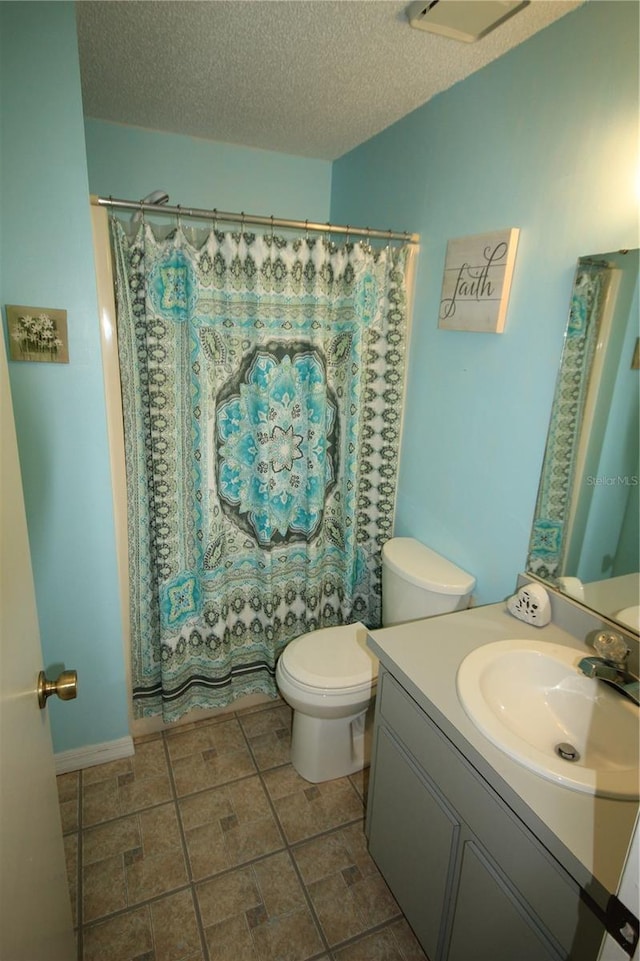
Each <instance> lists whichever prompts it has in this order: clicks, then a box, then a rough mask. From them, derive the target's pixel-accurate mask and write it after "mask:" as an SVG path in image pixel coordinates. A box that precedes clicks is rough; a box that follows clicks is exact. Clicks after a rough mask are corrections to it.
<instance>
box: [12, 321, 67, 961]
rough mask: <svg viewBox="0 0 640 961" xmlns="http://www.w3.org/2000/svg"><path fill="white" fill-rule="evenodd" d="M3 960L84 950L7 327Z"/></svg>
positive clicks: (45, 960) (31, 960) (60, 958)
mask: <svg viewBox="0 0 640 961" xmlns="http://www.w3.org/2000/svg"><path fill="white" fill-rule="evenodd" d="M0 421H1V433H0V438H1V440H0V545H1V546H0V549H1V552H2V553H1V555H0V961H72V959H73V958H74V957H75V955H76V946H75V939H74V935H73V924H72V920H71V906H70V903H69V892H68V887H67V877H66V868H65V860H64V847H63V843H62V828H61V824H60V812H59V807H58V794H57V789H56V779H55V769H54V764H53V753H52V749H51V734H50V731H49V721H48V718H47V712H46V709H45V710H40V708H39V707H38V697H37V677H38V672H39V671H40V669H41V668H42V651H41V648H40V635H39V628H38V616H37V612H36V606H35V594H34V588H33V577H32V573H31V558H30V554H29V543H28V540H27V525H26V519H25V513H24V501H23V496H22V484H21V477H20V468H19V463H18V451H17V445H16V435H15V427H14V423H13V408H12V404H11V394H10V392H9V375H8V370H7V358H6V353H5V345H4V337H3V336H2V333H1V332H0Z"/></svg>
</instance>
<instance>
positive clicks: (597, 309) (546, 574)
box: [527, 262, 611, 580]
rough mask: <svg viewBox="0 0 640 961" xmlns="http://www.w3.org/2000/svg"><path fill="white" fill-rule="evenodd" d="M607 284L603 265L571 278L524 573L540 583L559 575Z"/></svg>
mask: <svg viewBox="0 0 640 961" xmlns="http://www.w3.org/2000/svg"><path fill="white" fill-rule="evenodd" d="M610 281H611V270H610V268H609V266H608V265H606V264H604V265H603V264H595V263H586V262H585V263H583V264H579V266H578V270H577V272H576V276H575V279H574V285H573V292H572V295H571V307H570V310H569V322H568V324H567V330H566V333H565V341H564V347H563V351H562V360H561V362H560V371H559V373H558V381H557V384H556V390H555V396H554V399H553V406H552V408H551V421H550V424H549V433H548V436H547V447H546V451H545V457H544V462H543V465H542V473H541V478H540V487H539V489H538V499H537V503H536V509H535V515H534V519H533V526H532V531H531V540H530V543H529V555H528V557H527V570H528V571H531V572H532V573H534V574H538V575H539V576H540V577H543V578H545V579H546V580H553V579H554V578H556V577H559V576H561V575H562V574H564V570H563V566H562V565H563V561H564V559H565V553H566V549H567V521H568V519H569V512H570V510H571V491H572V490H573V481H574V473H575V462H576V456H577V453H578V444H579V441H580V430H581V428H582V419H583V415H584V408H585V403H586V399H587V390H588V388H589V379H590V376H591V368H592V366H593V359H594V354H595V349H596V344H597V342H598V333H599V330H600V322H601V319H602V308H603V305H604V298H605V294H606V291H607V289H608V286H609V283H610Z"/></svg>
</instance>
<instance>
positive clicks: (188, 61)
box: [76, 0, 583, 160]
mask: <svg viewBox="0 0 640 961" xmlns="http://www.w3.org/2000/svg"><path fill="white" fill-rule="evenodd" d="M407 2H408V0H407ZM443 2H457V0H443ZM476 2H477V0H476ZM582 2H583V0H532V2H531V3H530V5H529V6H528V7H526V8H525V9H524V10H523V11H522V12H521V13H518V14H517V15H516V16H514V17H512V18H511V19H510V20H508V21H506V22H505V23H504V24H502V25H501V26H500V27H498V28H497V29H496V30H495V31H494V32H492V33H490V34H489V35H488V36H486V37H485V38H484V39H482V40H479V41H477V42H476V43H474V44H467V43H459V42H457V41H455V40H449V39H448V38H446V37H441V36H436V35H434V34H429V33H424V32H422V31H420V30H413V29H411V28H410V27H409V24H408V21H407V19H406V13H405V9H406V6H407V3H404V2H400V3H398V2H396V0H181V2H174V0H79V2H78V3H77V4H76V10H77V21H78V36H79V47H80V66H81V73H82V92H83V100H84V112H85V115H86V116H88V117H93V118H97V119H101V120H110V121H115V122H118V123H125V124H132V125H136V126H140V127H147V128H150V129H154V130H162V131H171V132H174V133H181V134H189V135H192V136H196V137H204V138H207V139H210V140H218V141H223V142H227V143H233V144H240V145H243V146H250V147H262V148H266V149H269V150H278V151H281V152H283V153H290V154H297V155H300V156H307V157H318V158H325V159H327V160H333V159H335V158H336V157H339V156H341V155H342V154H343V153H345V152H346V151H348V150H350V149H352V148H353V147H355V146H357V145H358V144H360V143H362V142H364V141H365V140H367V139H368V138H369V137H372V136H373V135H374V134H376V133H378V132H379V131H380V130H383V129H384V128H385V127H388V126H389V125H390V124H391V123H393V122H394V121H396V120H398V119H399V118H400V117H403V116H404V115H405V114H407V113H409V112H410V111H412V110H414V109H415V108H416V107H418V106H420V105H421V104H423V103H425V102H426V101H427V100H430V99H431V98H432V97H433V96H435V94H437V93H439V92H440V91H442V90H446V89H447V88H448V87H451V86H453V84H455V83H457V82H458V81H459V80H462V79H463V78H464V77H467V76H469V74H472V73H474V72H475V71H476V70H479V69H480V68H481V67H483V66H484V65H485V64H487V63H489V62H490V61H491V60H495V59H496V58H498V57H500V56H501V55H502V54H504V53H506V52H507V51H508V50H509V49H511V48H512V47H514V46H516V45H517V44H519V43H522V41H523V40H526V39H527V38H528V37H530V36H532V35H533V34H534V33H536V32H537V31H538V30H541V29H543V28H544V27H546V26H548V25H549V24H550V23H552V22H553V21H554V20H557V19H558V18H559V17H562V16H564V15H565V14H567V13H569V12H570V11H572V10H574V9H575V8H576V7H578V6H580V4H581V3H582Z"/></svg>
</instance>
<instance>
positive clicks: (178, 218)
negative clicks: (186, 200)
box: [176, 204, 182, 230]
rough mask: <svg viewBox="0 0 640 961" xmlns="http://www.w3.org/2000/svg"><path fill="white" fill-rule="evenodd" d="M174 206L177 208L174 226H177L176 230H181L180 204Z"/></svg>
mask: <svg viewBox="0 0 640 961" xmlns="http://www.w3.org/2000/svg"><path fill="white" fill-rule="evenodd" d="M176 206H177V208H178V213H177V214H176V224H177V227H178V230H182V218H181V216H180V211H181V207H180V204H176Z"/></svg>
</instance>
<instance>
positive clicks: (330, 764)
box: [276, 537, 475, 783]
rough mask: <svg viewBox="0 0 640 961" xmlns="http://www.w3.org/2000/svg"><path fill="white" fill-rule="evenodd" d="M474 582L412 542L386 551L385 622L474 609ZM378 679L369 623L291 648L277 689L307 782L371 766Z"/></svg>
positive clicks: (329, 631)
mask: <svg viewBox="0 0 640 961" xmlns="http://www.w3.org/2000/svg"><path fill="white" fill-rule="evenodd" d="M474 587H475V578H474V577H472V576H471V574H467V572H466V571H463V570H461V568H459V567H457V566H456V565H455V564H452V563H451V561H448V560H447V559H446V558H444V557H441V556H440V555H439V554H436V552H435V551H432V550H431V549H430V548H428V547H425V546H424V544H421V543H420V542H419V541H417V540H415V539H414V538H412V537H394V538H392V539H391V540H390V541H387V543H386V544H385V545H384V547H383V549H382V624H383V627H390V626H391V625H393V624H401V623H405V622H407V621H414V620H418V619H420V618H424V617H432V616H434V615H436V614H446V613H448V612H451V611H461V610H464V608H466V607H468V605H469V599H470V597H471V592H472V590H473V588H474ZM377 677H378V661H377V658H376V657H375V656H374V654H372V652H371V651H370V650H369V648H368V647H367V628H366V627H365V626H364V624H360V623H356V624H345V625H342V626H340V627H327V628H323V629H321V630H319V631H311V632H309V633H308V634H302V635H301V636H300V637H297V638H295V640H293V641H291V642H290V643H289V644H288V645H287V647H286V648H285V649H284V651H283V652H282V654H281V655H280V658H279V659H278V663H277V665H276V683H277V685H278V689H279V691H280V693H281V695H282V697H283V698H284V699H285V701H286V702H287V703H288V704H289V705H290V707H292V708H293V728H292V734H291V763H292V764H293V766H294V768H295V769H296V771H297V772H298V774H300V775H301V777H303V778H304V779H305V780H306V781H311V782H312V783H318V782H319V781H330V780H333V779H334V778H339V777H345V776H346V775H348V774H354V773H355V772H356V771H360V770H362V768H363V767H365V766H366V765H367V764H368V763H369V757H370V752H369V749H370V744H369V735H370V731H371V721H372V719H373V706H374V699H375V691H376V682H377Z"/></svg>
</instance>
